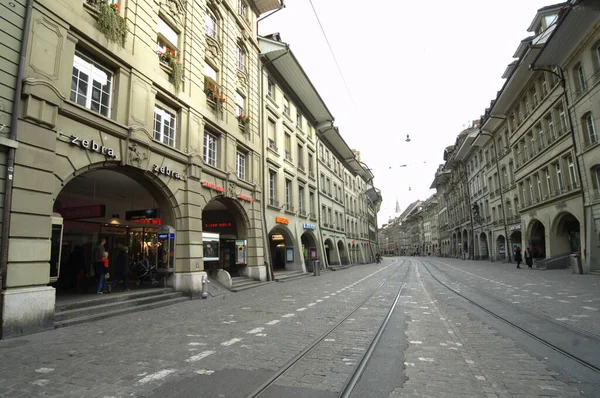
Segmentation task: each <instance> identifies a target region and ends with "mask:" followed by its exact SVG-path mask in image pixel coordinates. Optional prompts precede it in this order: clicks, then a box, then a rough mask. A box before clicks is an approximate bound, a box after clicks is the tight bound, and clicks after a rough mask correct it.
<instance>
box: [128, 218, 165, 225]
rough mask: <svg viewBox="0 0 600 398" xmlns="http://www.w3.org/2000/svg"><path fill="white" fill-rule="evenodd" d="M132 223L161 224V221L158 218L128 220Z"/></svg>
mask: <svg viewBox="0 0 600 398" xmlns="http://www.w3.org/2000/svg"><path fill="white" fill-rule="evenodd" d="M130 221H131V222H132V223H136V224H144V225H163V221H162V219H160V218H141V219H139V220H130Z"/></svg>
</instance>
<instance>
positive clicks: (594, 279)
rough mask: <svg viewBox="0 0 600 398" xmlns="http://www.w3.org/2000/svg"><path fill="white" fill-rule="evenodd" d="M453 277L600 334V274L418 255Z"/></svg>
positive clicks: (572, 325) (534, 310) (509, 301)
mask: <svg viewBox="0 0 600 398" xmlns="http://www.w3.org/2000/svg"><path fill="white" fill-rule="evenodd" d="M418 260H422V261H426V262H427V263H431V264H433V265H435V266H436V267H437V268H438V269H439V270H441V271H443V272H444V273H446V274H447V275H448V276H450V277H451V278H452V279H453V280H458V281H460V283H464V284H467V285H469V286H471V287H474V288H477V289H480V290H482V291H484V292H485V293H486V294H491V295H493V296H494V297H497V298H500V299H502V300H504V301H505V302H507V303H510V304H512V305H516V306H518V307H520V308H523V309H525V310H529V311H533V312H535V313H539V314H543V315H546V316H547V317H550V318H551V319H553V320H555V321H559V322H562V323H564V324H566V325H568V326H570V327H574V328H578V329H581V330H585V331H587V332H589V333H593V334H595V335H597V336H600V275H594V274H585V275H575V274H572V273H571V270H570V269H562V270H550V271H540V270H530V269H527V268H524V269H517V268H516V265H515V264H514V263H512V264H509V263H500V262H494V263H492V262H489V261H471V260H458V259H449V258H448V259H446V258H444V259H442V258H431V257H429V258H418Z"/></svg>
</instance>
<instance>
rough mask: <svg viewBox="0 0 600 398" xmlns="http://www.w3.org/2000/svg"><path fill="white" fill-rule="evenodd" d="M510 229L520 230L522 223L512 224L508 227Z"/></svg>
mask: <svg viewBox="0 0 600 398" xmlns="http://www.w3.org/2000/svg"><path fill="white" fill-rule="evenodd" d="M508 230H509V231H519V230H521V224H517V225H511V226H510V227H508Z"/></svg>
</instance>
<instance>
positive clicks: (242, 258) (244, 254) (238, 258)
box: [235, 239, 248, 265]
mask: <svg viewBox="0 0 600 398" xmlns="http://www.w3.org/2000/svg"><path fill="white" fill-rule="evenodd" d="M235 249H236V250H235V253H236V255H235V263H236V264H239V265H246V264H248V245H247V243H246V239H237V240H236V241H235Z"/></svg>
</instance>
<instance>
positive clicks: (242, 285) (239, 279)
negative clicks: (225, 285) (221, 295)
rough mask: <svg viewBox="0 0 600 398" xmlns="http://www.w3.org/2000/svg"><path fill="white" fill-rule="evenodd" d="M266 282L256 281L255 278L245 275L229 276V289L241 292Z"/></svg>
mask: <svg viewBox="0 0 600 398" xmlns="http://www.w3.org/2000/svg"><path fill="white" fill-rule="evenodd" d="M266 283H267V282H261V281H257V280H256V279H250V278H248V277H247V276H233V277H231V291H232V292H241V291H244V290H248V289H252V288H255V287H259V286H262V285H264V284H266Z"/></svg>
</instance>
